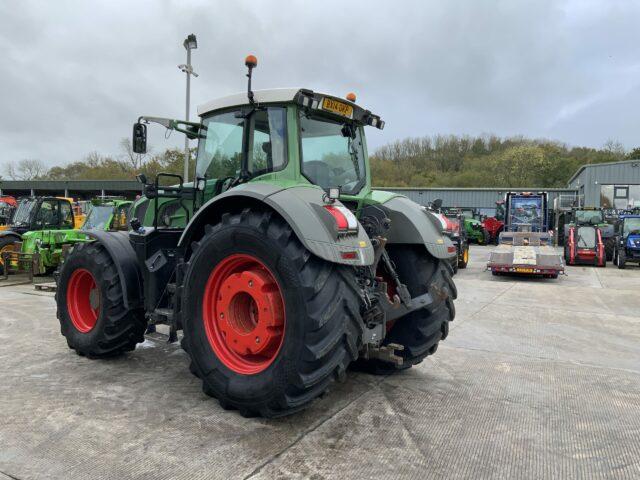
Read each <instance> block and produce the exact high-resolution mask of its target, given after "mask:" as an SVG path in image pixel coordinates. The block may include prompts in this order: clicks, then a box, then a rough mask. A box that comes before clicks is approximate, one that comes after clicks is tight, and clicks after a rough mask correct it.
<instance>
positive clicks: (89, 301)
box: [67, 268, 100, 333]
mask: <svg viewBox="0 0 640 480" xmlns="http://www.w3.org/2000/svg"><path fill="white" fill-rule="evenodd" d="M67 308H68V310H69V317H71V323H73V326H74V327H76V329H77V330H78V331H80V332H82V333H87V332H89V331H91V330H92V329H93V327H95V326H96V322H97V321H98V316H99V315H100V290H99V289H98V285H97V284H96V280H95V278H94V277H93V275H92V274H91V272H90V271H89V270H85V269H84V268H79V269H77V270H75V271H74V272H73V273H72V274H71V278H70V279H69V284H68V286H67Z"/></svg>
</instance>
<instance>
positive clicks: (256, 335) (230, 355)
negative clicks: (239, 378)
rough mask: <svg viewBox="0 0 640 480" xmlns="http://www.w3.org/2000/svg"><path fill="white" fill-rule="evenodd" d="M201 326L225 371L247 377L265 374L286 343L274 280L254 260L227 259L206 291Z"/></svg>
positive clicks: (281, 306) (246, 257)
mask: <svg viewBox="0 0 640 480" xmlns="http://www.w3.org/2000/svg"><path fill="white" fill-rule="evenodd" d="M203 320H204V324H205V331H206V334H207V338H208V340H209V344H210V345H211V347H212V349H213V351H214V353H215V354H216V356H217V357H218V358H219V359H220V361H221V362H222V363H224V364H225V365H226V366H227V367H229V368H230V369H231V370H234V371H235V372H237V373H241V374H246V375H248V374H254V373H258V372H261V371H262V370H264V369H266V368H267V367H268V366H269V365H270V364H271V362H273V360H274V359H275V358H276V356H277V354H278V351H279V350H280V346H281V345H282V341H283V338H284V326H285V311H284V301H283V298H282V293H281V290H280V287H279V285H278V283H277V281H276V279H275V277H274V275H273V274H272V273H271V271H270V270H269V269H268V268H267V267H266V266H265V264H264V263H262V261H260V260H259V259H257V258H256V257H254V256H252V255H247V254H235V255H231V256H229V257H227V258H225V259H224V260H222V261H221V262H220V263H218V265H216V267H215V268H214V269H213V271H212V272H211V274H210V276H209V279H208V281H207V284H206V286H205V291H204V298H203Z"/></svg>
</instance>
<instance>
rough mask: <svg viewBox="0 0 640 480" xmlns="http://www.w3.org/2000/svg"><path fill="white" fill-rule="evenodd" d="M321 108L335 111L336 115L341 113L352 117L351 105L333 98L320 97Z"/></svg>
mask: <svg viewBox="0 0 640 480" xmlns="http://www.w3.org/2000/svg"><path fill="white" fill-rule="evenodd" d="M322 109H323V110H327V111H329V112H333V113H337V114H338V115H342V116H343V117H348V118H352V117H353V107H352V106H351V105H347V104H346V103H342V102H338V101H337V100H334V99H333V98H328V97H324V98H323V99H322Z"/></svg>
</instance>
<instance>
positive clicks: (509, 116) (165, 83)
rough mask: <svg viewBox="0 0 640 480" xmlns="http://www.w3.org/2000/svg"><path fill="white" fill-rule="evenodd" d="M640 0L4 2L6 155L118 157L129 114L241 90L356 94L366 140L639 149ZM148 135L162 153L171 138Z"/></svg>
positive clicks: (1, 117) (0, 141) (163, 110)
mask: <svg viewBox="0 0 640 480" xmlns="http://www.w3.org/2000/svg"><path fill="white" fill-rule="evenodd" d="M639 19H640V2H639V1H631V0H629V1H623V0H602V1H595V0H594V1H591V0H548V1H547V0H535V1H519V0H497V1H491V0H484V1H478V0H440V1H427V0H419V1H413V0H404V1H400V0H395V1H392V0H386V1H377V0H366V1H365V0H357V1H355V0H354V1H348V2H347V1H334V0H322V1H311V0H308V1H303V0H298V1H285V0H278V1H276V0H272V1H266V0H265V1H239V0H235V1H221V0H217V1H211V0H210V1H196V0H180V1H169V0H165V1H143V0H136V1H135V2H132V1H117V0H110V1H103V2H97V1H94V2H86V1H80V0H78V1H75V2H72V1H64V0H56V1H55V2H47V1H44V0H41V1H37V2H36V1H29V0H21V1H19V2H18V1H8V0H4V1H1V2H0V59H2V61H0V109H1V110H0V112H1V114H0V165H1V164H5V163H7V162H14V161H18V160H20V159H24V158H30V159H33V158H36V159H40V160H42V161H43V162H45V164H46V165H48V166H53V165H62V164H65V163H70V162H73V161H77V160H80V159H82V158H83V157H84V156H85V155H86V154H87V153H89V152H92V151H97V152H100V153H102V154H110V155H118V154H119V153H120V147H119V144H120V141H121V139H122V138H125V137H129V136H130V134H131V127H132V124H133V123H134V122H135V120H136V119H137V117H138V116H140V115H154V116H164V117H172V118H184V110H185V98H184V97H185V78H184V74H183V73H182V72H180V70H179V69H178V67H177V65H178V64H181V63H184V62H185V60H186V52H185V49H184V47H183V46H182V42H183V40H184V38H185V37H186V35H188V34H190V33H195V34H196V35H197V38H198V49H197V50H195V51H194V52H193V65H194V70H195V71H196V72H197V73H198V74H199V77H198V78H195V79H193V81H192V97H191V112H192V114H191V118H192V120H193V119H194V116H195V113H194V112H195V110H196V107H197V105H199V104H202V103H205V102H207V101H209V100H211V99H214V98H217V97H221V96H226V95H229V94H232V93H236V92H239V91H243V90H244V89H245V88H246V78H245V77H244V74H245V67H244V57H245V56H246V55H247V54H249V53H252V54H255V55H256V56H257V57H258V61H259V65H258V68H257V69H256V71H255V73H254V88H255V89H261V88H275V87H290V86H300V87H305V88H310V89H313V90H316V91H323V92H326V93H332V94H335V95H339V96H342V95H345V94H346V93H347V92H351V91H353V92H355V93H356V94H357V96H358V103H359V104H360V105H362V106H364V107H365V108H367V109H370V110H372V111H373V112H374V113H377V114H379V115H381V116H382V118H383V119H384V120H385V121H386V127H385V129H384V130H383V131H379V130H376V129H369V131H368V143H369V148H370V150H373V149H375V148H376V147H378V146H380V145H383V144H385V143H387V142H391V141H394V140H396V139H401V138H404V137H408V136H423V135H434V134H457V135H464V134H469V135H480V134H483V133H492V134H496V135H499V136H511V135H524V136H527V137H535V138H539V137H544V138H550V139H553V140H558V141H561V142H565V143H567V144H569V145H578V146H590V147H601V146H602V145H603V144H604V143H605V142H606V141H607V140H609V139H613V140H617V141H619V142H621V143H622V144H623V145H624V146H625V147H626V148H627V149H631V148H633V147H636V146H640V129H639V128H638V114H639V113H640V47H639V46H640V27H639V26H638V21H639ZM183 142H184V140H183V137H182V138H181V136H180V135H179V134H177V133H175V132H174V134H173V135H172V136H171V137H170V138H169V139H165V135H164V131H163V129H162V127H159V126H155V127H152V128H151V129H150V131H149V143H150V146H151V147H153V149H154V150H155V151H161V150H163V149H164V148H166V147H171V146H180V145H182V144H183Z"/></svg>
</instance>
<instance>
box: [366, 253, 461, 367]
mask: <svg viewBox="0 0 640 480" xmlns="http://www.w3.org/2000/svg"><path fill="white" fill-rule="evenodd" d="M388 251H389V256H390V257H391V259H392V260H393V262H394V263H395V266H396V270H397V272H398V275H399V276H400V280H401V281H402V282H403V283H404V284H405V285H406V286H407V288H408V289H409V293H411V296H412V297H416V296H418V295H422V294H424V293H427V292H430V293H431V295H432V296H433V299H434V302H433V303H432V304H431V305H430V306H429V307H427V308H423V309H420V310H416V311H415V312H411V313H410V314H408V315H406V316H404V317H402V318H399V319H398V320H396V322H395V323H394V324H393V327H392V328H391V330H390V331H389V333H388V334H387V336H386V337H385V339H384V342H383V344H384V345H387V344H389V343H397V344H400V345H404V350H403V351H401V352H398V354H399V355H400V356H402V358H403V364H402V365H400V366H397V365H394V364H391V363H387V362H382V361H380V360H378V359H374V360H367V361H365V360H359V361H358V366H359V367H360V368H361V369H362V370H365V371H367V372H370V373H374V374H377V375H388V374H391V373H394V372H396V371H398V370H406V369H407V368H411V367H412V366H413V365H416V364H418V363H420V362H422V360H424V358H425V357H427V356H428V355H432V354H433V353H435V352H436V350H437V348H438V343H439V342H440V341H441V340H444V339H445V338H447V335H448V334H449V322H450V321H452V320H453V319H454V317H455V315H456V311H455V307H454V304H453V300H455V299H456V297H457V296H458V291H457V289H456V286H455V284H454V283H453V279H452V278H451V271H450V270H449V268H448V265H447V263H446V262H445V261H442V260H438V259H436V258H434V257H432V256H431V255H430V254H429V253H428V252H427V251H426V249H425V247H424V246H423V245H391V246H389V247H388Z"/></svg>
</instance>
